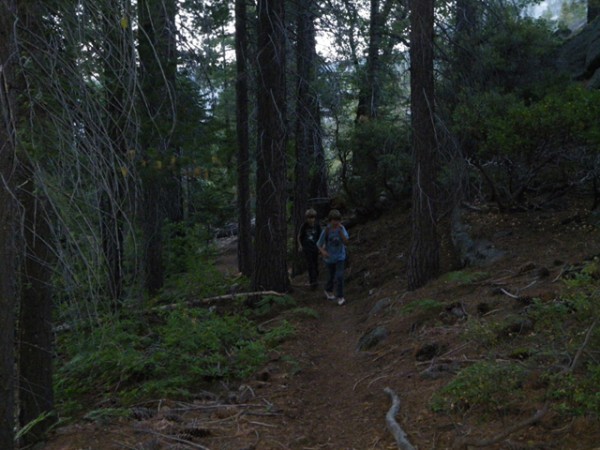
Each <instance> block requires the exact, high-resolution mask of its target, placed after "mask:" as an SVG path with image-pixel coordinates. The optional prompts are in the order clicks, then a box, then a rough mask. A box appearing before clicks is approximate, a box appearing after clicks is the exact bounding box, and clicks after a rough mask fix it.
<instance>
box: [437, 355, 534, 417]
mask: <svg viewBox="0 0 600 450" xmlns="http://www.w3.org/2000/svg"><path fill="white" fill-rule="evenodd" d="M525 375H526V371H525V369H524V368H523V367H522V366H520V365H519V364H517V363H495V362H487V361H484V362H479V363H476V364H473V365H472V366H470V367H467V368H466V369H463V370H461V371H460V372H459V373H458V374H457V376H456V378H455V379H454V380H452V381H451V382H450V383H449V384H448V385H447V386H445V387H444V388H442V389H441V390H440V391H439V392H437V393H436V394H434V396H433V397H432V401H431V406H432V408H433V410H434V411H438V412H442V411H443V412H461V413H463V412H466V411H469V410H471V409H477V410H478V411H482V412H486V413H493V412H497V411H499V410H504V409H507V408H508V407H509V406H510V405H511V404H512V403H513V402H514V401H515V400H519V399H520V397H521V394H522V390H521V385H522V382H523V381H524V379H525Z"/></svg>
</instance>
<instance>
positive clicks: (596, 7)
mask: <svg viewBox="0 0 600 450" xmlns="http://www.w3.org/2000/svg"><path fill="white" fill-rule="evenodd" d="M599 15H600V0H588V9H587V21H588V23H590V22H591V21H592V20H594V19H595V18H596V17H598V16H599Z"/></svg>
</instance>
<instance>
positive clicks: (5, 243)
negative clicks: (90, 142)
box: [0, 0, 18, 450]
mask: <svg viewBox="0 0 600 450" xmlns="http://www.w3.org/2000/svg"><path fill="white" fill-rule="evenodd" d="M15 20H16V5H15V1H14V0H4V1H2V2H0V66H1V67H2V70H1V71H0V113H1V114H2V115H1V119H2V122H1V123H0V258H2V267H1V268H0V311H2V313H0V399H2V400H1V401H0V448H2V449H6V450H12V449H13V448H14V445H15V444H14V425H15V420H14V419H15V340H14V339H15V311H16V309H17V293H16V256H17V255H16V250H15V236H16V232H17V227H16V222H17V214H16V213H17V209H16V205H15V200H14V198H15V197H14V195H15V191H14V187H15V177H14V169H15V144H16V143H15V139H16V129H15V120H16V118H15V117H14V110H15V95H16V92H15V72H16V64H17V62H18V58H17V52H16V45H15V44H16V37H15V35H14V30H15Z"/></svg>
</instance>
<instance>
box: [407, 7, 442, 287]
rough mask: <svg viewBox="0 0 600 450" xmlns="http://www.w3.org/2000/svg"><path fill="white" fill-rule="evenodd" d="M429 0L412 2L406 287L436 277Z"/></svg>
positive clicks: (418, 285) (431, 21)
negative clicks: (409, 231) (409, 233)
mask: <svg viewBox="0 0 600 450" xmlns="http://www.w3.org/2000/svg"><path fill="white" fill-rule="evenodd" d="M433 3H434V2H433V0H412V1H411V13H410V25H411V31H410V61H411V65H410V68H411V70H410V76H411V80H410V88H411V122H412V133H413V137H412V145H413V162H414V166H413V189H412V241H411V248H410V255H409V259H408V287H409V289H416V288H419V287H421V286H423V285H424V284H425V283H426V282H427V281H429V280H430V279H432V278H434V277H436V276H437V275H438V272H439V267H440V261H439V259H440V255H439V242H438V236H437V231H436V222H437V217H436V207H435V206H436V201H437V192H436V177H437V171H438V168H437V163H436V160H437V154H436V139H435V115H434V82H433V20H434V19H433V18H434V15H433Z"/></svg>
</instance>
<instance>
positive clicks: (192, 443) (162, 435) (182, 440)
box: [136, 428, 210, 450]
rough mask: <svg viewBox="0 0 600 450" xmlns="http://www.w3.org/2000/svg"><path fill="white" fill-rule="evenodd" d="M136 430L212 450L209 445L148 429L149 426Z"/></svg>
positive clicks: (201, 449) (204, 449)
mask: <svg viewBox="0 0 600 450" xmlns="http://www.w3.org/2000/svg"><path fill="white" fill-rule="evenodd" d="M136 431H139V432H142V433H147V434H151V435H153V436H157V437H159V438H163V439H166V440H171V441H175V442H179V443H181V444H185V445H188V446H190V447H192V448H197V449H200V450H210V449H209V448H208V447H205V446H204V445H200V444H196V443H195V442H192V441H188V440H187V439H182V438H180V437H177V436H173V435H169V434H163V433H159V432H157V431H154V430H150V429H147V428H140V429H138V430H136Z"/></svg>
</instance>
